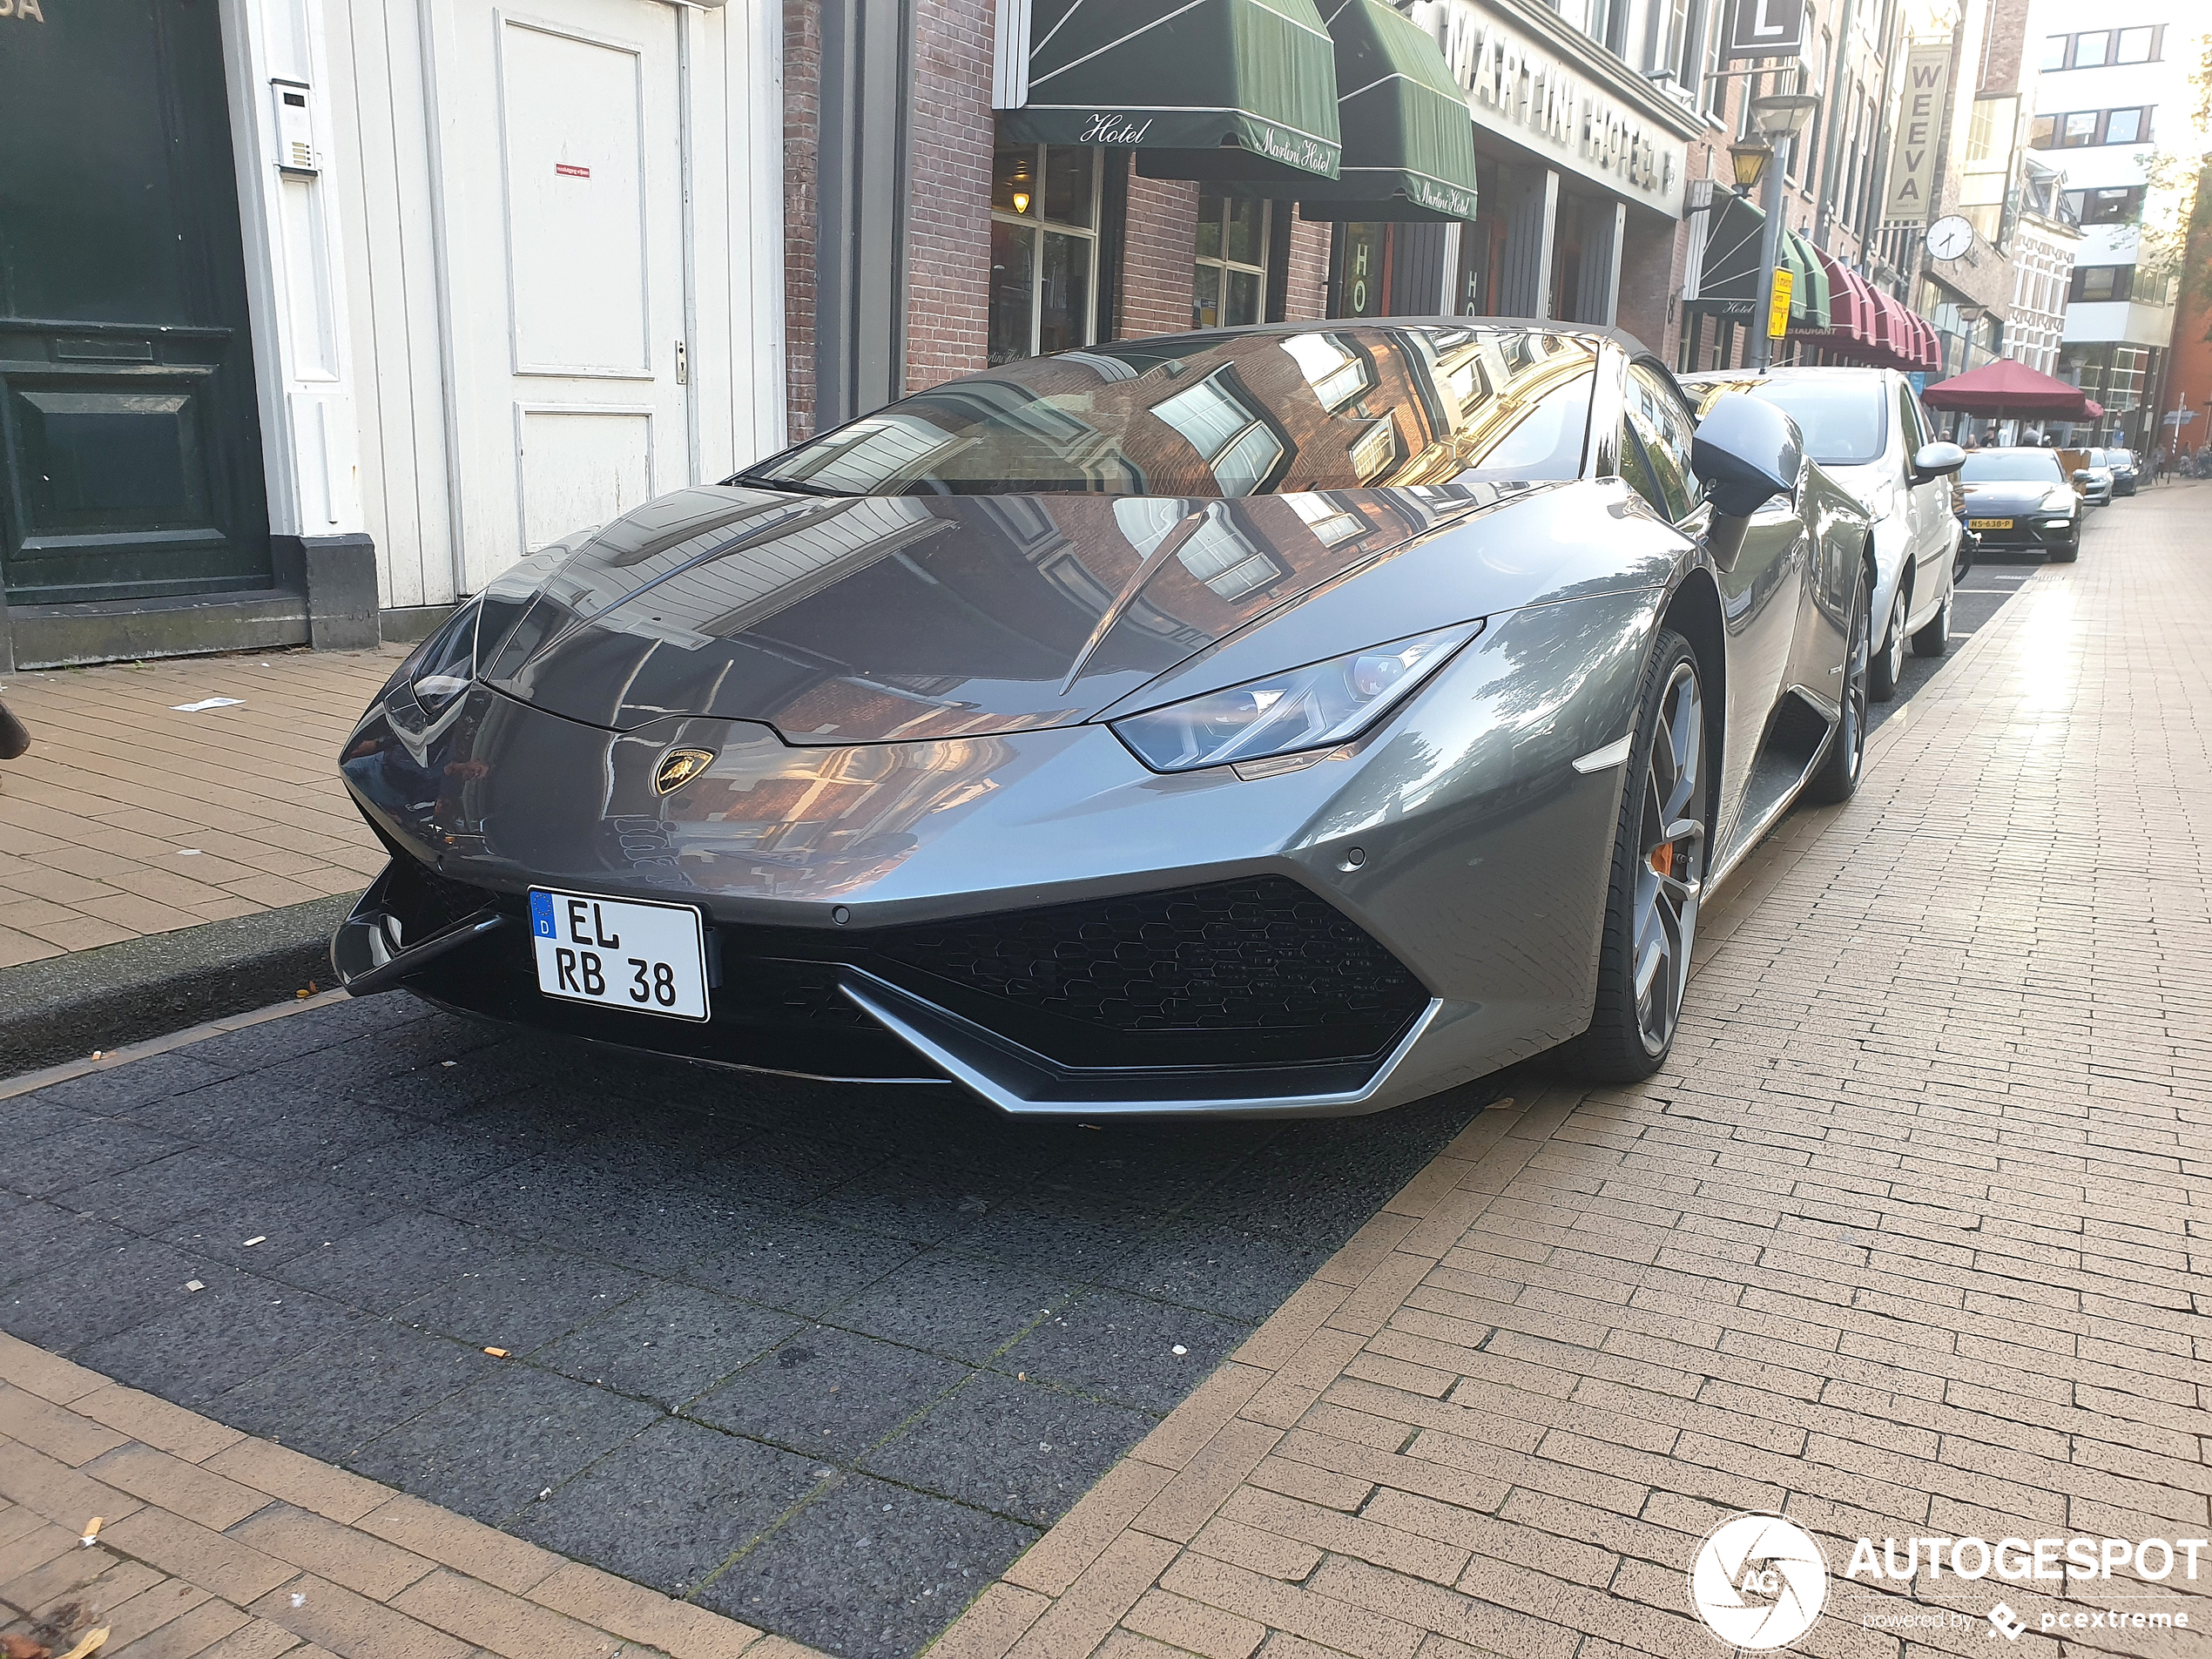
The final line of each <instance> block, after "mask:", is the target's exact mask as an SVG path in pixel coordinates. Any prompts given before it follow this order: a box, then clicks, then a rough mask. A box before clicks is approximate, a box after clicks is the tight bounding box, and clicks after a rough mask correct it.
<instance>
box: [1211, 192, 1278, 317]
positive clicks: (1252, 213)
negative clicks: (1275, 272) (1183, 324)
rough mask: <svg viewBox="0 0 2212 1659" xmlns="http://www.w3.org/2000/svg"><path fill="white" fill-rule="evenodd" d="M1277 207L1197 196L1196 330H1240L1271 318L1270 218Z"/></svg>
mask: <svg viewBox="0 0 2212 1659" xmlns="http://www.w3.org/2000/svg"><path fill="white" fill-rule="evenodd" d="M1272 206H1273V204H1271V203H1269V202H1264V201H1248V200H1244V199H1242V198H1239V197H1234V196H1201V197H1199V198H1198V246H1197V269H1196V272H1195V273H1194V276H1193V279H1192V281H1191V288H1190V326H1191V327H1193V328H1240V327H1244V325H1245V324H1246V323H1254V322H1264V321H1265V320H1266V318H1267V243H1268V230H1269V226H1268V218H1269V214H1270V212H1271V208H1272Z"/></svg>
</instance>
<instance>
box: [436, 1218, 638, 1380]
mask: <svg viewBox="0 0 2212 1659" xmlns="http://www.w3.org/2000/svg"><path fill="white" fill-rule="evenodd" d="M649 1282H650V1281H648V1280H647V1279H646V1278H644V1277H643V1276H642V1275H640V1274H637V1273H633V1272H631V1271H628V1270H627V1269H625V1268H620V1267H617V1266H615V1265H614V1264H611V1263H609V1262H597V1261H592V1260H590V1259H589V1258H585V1257H581V1256H572V1255H569V1254H567V1253H566V1252H564V1251H555V1250H547V1249H544V1248H543V1247H542V1246H536V1245H533V1246H530V1247H529V1248H527V1249H523V1250H517V1251H513V1252H511V1253H508V1254H504V1255H502V1256H500V1257H498V1258H496V1259H494V1260H492V1261H490V1262H489V1263H487V1264H485V1265H483V1266H482V1267H481V1268H471V1269H469V1270H467V1271H464V1272H462V1273H461V1274H459V1275H457V1276H455V1277H454V1278H449V1279H448V1280H447V1281H446V1282H445V1283H444V1284H442V1285H439V1286H438V1287H437V1288H436V1289H435V1290H432V1291H427V1292H425V1293H424V1294H423V1295H421V1296H419V1297H417V1298H415V1300H414V1301H412V1302H409V1303H408V1304H407V1305H405V1306H403V1307H401V1309H399V1310H398V1312H397V1314H396V1315H395V1317H396V1318H400V1319H401V1320H403V1321H405V1322H406V1323H407V1324H408V1325H417V1326H419V1327H421V1329H423V1330H426V1331H435V1332H442V1334H444V1335H447V1336H450V1337H454V1338H456V1339H459V1340H461V1341H462V1342H466V1343H470V1344H473V1345H476V1346H479V1347H492V1348H504V1349H506V1350H507V1351H508V1352H510V1353H517V1354H520V1353H528V1352H530V1351H531V1350H532V1349H534V1348H538V1347H542V1346H543V1345H545V1344H547V1343H549V1342H552V1341H554V1340H556V1339H558V1338H560V1337H563V1336H565V1335H567V1334H568V1333H569V1332H571V1331H574V1330H577V1329H578V1328H580V1327H581V1326H583V1325H588V1324H590V1322H591V1321H592V1320H593V1319H596V1318H598V1317H599V1316H600V1315H601V1314H603V1313H605V1312H607V1311H608V1310H610V1308H614V1307H617V1306H619V1305H621V1304H623V1303H624V1302H626V1301H628V1300H629V1299H630V1298H631V1297H633V1296H635V1295H637V1292H638V1291H641V1290H644V1288H645V1286H646V1285H647V1284H648V1283H649Z"/></svg>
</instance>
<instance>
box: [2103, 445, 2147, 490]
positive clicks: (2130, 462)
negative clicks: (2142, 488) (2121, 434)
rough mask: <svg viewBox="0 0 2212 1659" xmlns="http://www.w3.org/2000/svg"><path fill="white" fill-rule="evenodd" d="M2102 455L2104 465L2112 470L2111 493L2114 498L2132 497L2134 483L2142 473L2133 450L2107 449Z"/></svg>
mask: <svg viewBox="0 0 2212 1659" xmlns="http://www.w3.org/2000/svg"><path fill="white" fill-rule="evenodd" d="M2104 455H2105V465H2107V467H2110V468H2111V469H2112V493H2113V494H2114V495H2115V496H2132V495H2134V493H2135V484H2136V482H2137V481H2138V479H2139V478H2140V477H2141V473H2142V469H2141V466H2140V465H2139V464H2138V463H2137V462H2136V460H2135V452H2134V450H2133V449H2107V450H2106V451H2105V452H2104Z"/></svg>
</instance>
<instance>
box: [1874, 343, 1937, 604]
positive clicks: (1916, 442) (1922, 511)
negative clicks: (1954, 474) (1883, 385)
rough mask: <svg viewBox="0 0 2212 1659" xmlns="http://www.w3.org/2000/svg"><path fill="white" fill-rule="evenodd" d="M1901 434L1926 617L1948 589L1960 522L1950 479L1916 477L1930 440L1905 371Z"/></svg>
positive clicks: (1915, 581)
mask: <svg viewBox="0 0 2212 1659" xmlns="http://www.w3.org/2000/svg"><path fill="white" fill-rule="evenodd" d="M1897 432H1898V442H1899V444H1900V446H1901V447H1902V448H1903V449H1904V451H1905V453H1904V455H1902V456H1901V457H1900V458H1899V460H1898V465H1899V466H1900V467H1902V468H1903V469H1904V471H1905V502H1906V513H1907V518H1906V523H1908V524H1909V525H1910V526H1911V527H1912V536H1911V538H1910V541H1909V543H1908V545H1909V546H1910V547H1911V548H1912V602H1911V608H1912V614H1913V615H1914V616H1922V615H1925V613H1926V612H1927V610H1928V609H1929V606H1930V604H1932V602H1933V600H1934V599H1935V598H1936V597H1937V596H1938V595H1939V594H1940V593H1941V592H1942V591H1943V584H1944V570H1945V567H1946V565H1947V564H1948V563H1949V562H1950V558H1951V553H1952V525H1953V524H1954V523H1955V522H1956V521H1955V520H1954V519H1953V518H1952V514H1951V481H1950V479H1948V478H1931V479H1928V480H1926V481H1925V482H1919V483H1915V482H1913V481H1912V457H1913V456H1915V455H1919V453H1920V451H1921V449H1922V448H1924V447H1925V445H1926V444H1927V443H1928V442H1929V436H1928V420H1927V415H1926V414H1925V412H1924V411H1923V410H1922V409H1921V408H1920V400H1919V398H1917V397H1915V396H1913V395H1912V382H1911V381H1907V380H1906V379H1905V377H1904V376H1903V375H1899V376H1898V380H1897ZM1877 626H1879V624H1877Z"/></svg>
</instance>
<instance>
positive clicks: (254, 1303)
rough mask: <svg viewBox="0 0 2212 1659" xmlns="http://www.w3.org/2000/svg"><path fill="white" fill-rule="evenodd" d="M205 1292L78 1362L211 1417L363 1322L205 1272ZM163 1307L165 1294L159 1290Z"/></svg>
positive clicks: (169, 1301) (115, 1335) (265, 1286)
mask: <svg viewBox="0 0 2212 1659" xmlns="http://www.w3.org/2000/svg"><path fill="white" fill-rule="evenodd" d="M197 1271H199V1273H200V1274H201V1275H203V1277H202V1278H201V1280H200V1282H201V1284H202V1285H204V1286H205V1288H204V1289H202V1290H199V1291H193V1292H191V1293H189V1294H182V1295H172V1296H171V1297H169V1298H165V1305H164V1306H163V1307H162V1309H161V1311H160V1312H158V1314H156V1315H155V1316H154V1317H151V1318H144V1319H142V1320H140V1321H138V1322H136V1323H133V1324H132V1325H130V1326H128V1327H127V1328H125V1329H122V1330H118V1331H116V1332H112V1333H111V1334H110V1335H108V1336H106V1337H105V1338H103V1339H100V1340H99V1341H97V1342H91V1343H87V1344H85V1345H84V1346H83V1347H82V1348H80V1349H79V1350H78V1357H79V1358H80V1359H83V1361H84V1364H86V1365H88V1366H92V1367H93V1368H94V1369H95V1370H98V1371H102V1372H106V1373H107V1374H108V1375H109V1376H111V1377H113V1378H115V1379H117V1380H118V1382H123V1383H127V1384H128V1385H130V1386H132V1387H134V1388H143V1389H145V1390H146V1391H147V1392H148V1393H158V1394H159V1395H160V1396H161V1397H162V1398H164V1399H169V1400H172V1401H174V1402H175V1403H177V1404H178V1405H181V1406H192V1408H194V1409H195V1410H204V1409H206V1406H207V1405H208V1403H209V1402H210V1401H211V1400H212V1399H214V1398H215V1397H216V1396H217V1395H219V1394H221V1393H225V1392H226V1391H227V1390H229V1389H232V1388H234V1387H236V1386H238V1385H239V1384H240V1383H242V1382H245V1381H246V1380H247V1379H251V1378H254V1377H258V1376H260V1375H261V1374H263V1373H264V1372H266V1371H267V1370H268V1369H269V1367H271V1366H276V1365H281V1364H283V1363H284V1362H286V1361H287V1360H289V1359H292V1358H293V1356H295V1355H298V1354H301V1353H305V1352H307V1351H309V1350H310V1349H312V1348H314V1346H316V1345H318V1344H320V1343H321V1342H324V1341H327V1340H328V1339H330V1338H331V1337H333V1336H334V1335H336V1334H337V1333H339V1332H343V1331H345V1330H347V1329H349V1328H350V1327H352V1326H354V1325H356V1324H358V1323H359V1322H360V1321H361V1315H360V1314H358V1313H355V1312H353V1311H351V1310H350V1309H347V1308H344V1307H341V1306H340V1305H338V1304H337V1303H334V1302H331V1301H328V1300H327V1299H325V1298H322V1297H320V1296H314V1295H312V1294H310V1293H308V1292H307V1291H298V1290H294V1289H293V1288H292V1287H291V1286H290V1285H280V1284H277V1283H275V1282H273V1281H272V1280H269V1279H265V1278H258V1277H256V1276H255V1275H253V1274H249V1273H240V1272H238V1271H234V1270H232V1269H227V1268H220V1267H213V1266H203V1267H201V1268H199V1269H198V1270H197ZM155 1288H156V1292H157V1299H158V1300H160V1299H164V1298H159V1297H158V1291H159V1287H158V1285H157V1286H156V1287H155Z"/></svg>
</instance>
